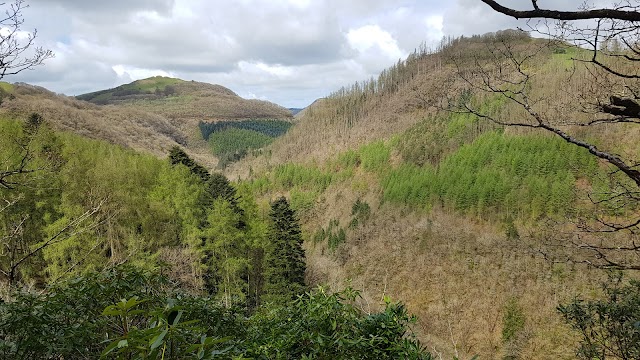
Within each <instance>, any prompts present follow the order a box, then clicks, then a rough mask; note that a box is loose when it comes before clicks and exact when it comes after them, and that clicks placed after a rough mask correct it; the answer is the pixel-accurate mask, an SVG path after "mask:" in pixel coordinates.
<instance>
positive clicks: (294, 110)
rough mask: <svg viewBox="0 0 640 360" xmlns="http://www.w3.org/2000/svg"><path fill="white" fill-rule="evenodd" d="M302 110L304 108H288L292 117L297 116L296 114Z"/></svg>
mask: <svg viewBox="0 0 640 360" xmlns="http://www.w3.org/2000/svg"><path fill="white" fill-rule="evenodd" d="M302 110H304V108H289V111H291V115H293V116H296V115H298V113H299V112H300V111H302Z"/></svg>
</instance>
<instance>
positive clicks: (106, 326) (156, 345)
mask: <svg viewBox="0 0 640 360" xmlns="http://www.w3.org/2000/svg"><path fill="white" fill-rule="evenodd" d="M12 295H13V299H12V300H10V301H8V302H2V303H0V357H2V358H3V359H59V358H64V359H97V358H100V357H103V358H118V359H160V358H162V359H192V358H197V359H213V358H216V359H231V358H236V359H237V358H255V359H291V358H308V359H311V358H320V359H328V358H336V359H347V358H352V359H397V358H405V359H431V356H430V355H429V354H428V353H427V352H424V351H423V350H421V348H420V345H419V343H418V342H417V341H416V340H414V339H413V338H412V336H411V331H410V330H409V325H410V323H411V322H412V321H413V318H412V317H411V316H409V315H408V314H407V311H406V309H405V308H404V306H402V305H400V304H393V303H390V302H387V303H386V304H385V308H384V310H383V311H382V312H380V313H376V314H370V315H366V314H363V313H362V312H361V311H360V310H359V309H358V308H357V307H355V306H354V301H355V300H356V298H357V297H358V293H357V292H354V291H353V290H350V289H347V290H345V291H344V292H342V293H337V294H328V293H326V292H325V291H324V290H322V289H318V290H317V291H314V292H309V293H305V294H303V295H301V296H299V297H298V298H297V299H296V300H295V301H293V302H287V303H284V304H275V303H272V304H268V305H265V306H262V307H261V308H259V309H258V311H257V312H256V313H255V314H253V315H251V314H249V316H247V315H248V314H247V313H246V311H245V310H244V309H241V308H232V309H229V308H226V307H223V306H221V305H220V303H219V302H217V301H216V300H213V299H211V298H209V297H201V296H193V295H189V294H186V293H184V292H182V291H181V290H180V289H179V288H177V287H176V286H175V285H174V284H172V283H171V282H169V281H168V280H167V278H166V277H164V276H162V275H161V273H160V272H159V271H144V270H140V269H138V268H134V267H131V266H121V267H117V268H112V269H109V270H106V271H103V272H100V273H89V274H87V275H85V276H82V277H78V278H75V279H73V280H70V281H67V282H64V283H62V284H60V285H56V286H53V287H51V288H49V289H47V291H46V292H45V293H44V294H41V295H38V294H31V293H19V292H18V293H14V294H12Z"/></svg>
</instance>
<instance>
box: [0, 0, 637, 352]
mask: <svg viewBox="0 0 640 360" xmlns="http://www.w3.org/2000/svg"><path fill="white" fill-rule="evenodd" d="M483 2H485V3H489V2H490V1H483ZM491 3H492V2H491ZM534 6H536V9H537V5H536V3H535V2H534ZM499 12H501V11H499ZM636 13H637V11H636ZM507 15H510V14H507ZM611 41H612V40H611ZM618 45H619V44H618ZM608 46H609V45H608ZM627 46H628V47H629V49H626V50H625V49H620V48H617V47H615V46H613V45H610V46H609V48H606V47H603V49H602V50H601V49H600V48H597V49H596V50H594V51H591V50H590V49H589V48H588V47H587V46H575V44H574V43H572V42H570V41H565V39H563V40H562V41H559V40H558V39H554V41H551V40H549V39H543V38H540V37H534V36H531V35H530V34H529V33H527V32H524V31H521V30H501V31H497V32H492V33H487V34H484V35H474V36H472V37H464V36H461V37H445V38H443V39H442V41H441V42H440V43H439V44H438V45H437V46H435V47H427V46H421V47H420V48H417V49H416V50H414V51H413V52H412V53H410V54H409V55H408V56H407V57H406V58H403V59H401V60H399V61H398V62H397V63H396V64H395V65H393V66H391V67H389V68H387V69H385V70H384V71H382V72H381V73H380V74H379V75H378V76H377V77H375V78H371V79H369V80H366V81H360V82H356V83H353V84H349V85H345V86H344V87H342V88H340V89H338V90H336V91H334V92H333V93H330V94H327V95H326V96H325V97H323V98H320V99H317V100H316V101H314V102H313V103H312V104H310V105H309V106H308V107H306V108H304V109H302V108H291V107H289V108H285V107H283V106H280V105H277V104H274V103H271V102H268V101H264V100H255V99H252V100H248V99H244V98H242V97H240V96H238V94H236V93H235V92H234V91H232V90H230V89H228V88H226V87H224V86H222V85H214V84H208V83H204V82H196V81H187V80H181V79H177V78H172V77H166V76H154V77H150V78H146V79H142V80H137V81H134V82H131V83H129V84H125V85H121V86H118V87H115V88H112V89H106V90H100V91H95V92H91V93H87V94H82V95H77V96H74V97H71V96H65V95H61V94H56V93H54V92H52V91H49V90H47V89H45V88H42V87H39V86H34V85H29V84H26V83H7V82H3V83H1V86H0V88H1V89H0V137H1V140H0V160H2V163H1V164H2V168H1V169H0V199H2V203H1V204H0V239H2V244H3V251H2V253H1V254H2V256H1V257H0V272H1V274H2V286H0V298H1V299H2V301H0V325H1V326H0V328H4V329H6V330H0V335H2V337H0V357H1V356H4V358H7V359H9V358H12V357H15V358H30V357H31V358H37V357H42V358H65V359H66V358H69V359H72V358H76V357H77V358H123V359H124V358H136V359H137V358H154V359H155V358H161V357H162V356H164V352H165V351H166V352H167V354H170V356H172V357H171V358H176V359H178V358H188V357H189V356H193V357H197V358H211V359H213V358H228V359H236V358H245V357H246V358H264V359H270V358H336V359H340V358H354V359H355V358H358V359H360V358H362V359H365V358H371V359H385V358H389V359H394V358H398V359H400V358H411V359H513V360H515V359H574V358H576V356H578V357H580V358H594V359H595V358H603V359H604V358H624V359H633V358H635V357H634V356H636V355H637V353H634V352H633V351H637V350H638V346H637V344H635V343H634V342H633V341H634V339H638V336H639V335H638V334H640V331H638V329H637V324H636V325H633V324H634V321H636V322H637V320H638V319H637V315H638V308H637V306H636V305H637V304H638V299H640V297H639V296H638V294H639V293H640V291H639V289H640V288H639V287H638V284H639V282H638V280H640V278H639V277H638V272H637V270H638V266H639V265H638V254H639V248H638V246H637V245H636V242H637V230H638V226H639V224H640V222H638V221H637V218H638V216H639V214H640V213H639V207H638V204H639V203H638V191H637V185H638V184H640V182H638V181H640V180H638V179H640V177H638V170H637V163H636V160H637V159H638V157H639V156H640V142H638V141H637V139H638V138H640V128H638V126H637V123H638V121H637V118H638V115H637V112H634V111H635V109H636V107H637V99H638V98H637V95H635V94H637V92H635V91H637V89H638V87H637V86H638V83H637V82H638V81H637V75H635V74H636V72H637V66H635V64H634V63H633V62H631V61H629V57H633V56H636V55H637V52H636V53H634V51H635V50H634V49H636V48H637V45H629V44H627ZM600 52H604V54H603V55H602V56H605V58H606V59H607V61H609V62H606V65H605V67H602V66H601V64H599V63H598V62H597V61H598V59H600V58H599V57H596V55H594V53H598V54H599V53H600ZM592 56H593V57H592ZM598 56H601V55H598ZM634 59H635V58H634ZM603 61H604V60H603ZM624 74H632V75H628V76H624ZM621 78H622V79H624V81H621ZM634 96H635V97H634ZM603 284H604V285H603ZM634 309H635V310H634ZM607 311H609V312H607ZM65 312H70V313H71V314H73V313H75V314H76V316H75V318H74V316H73V315H71V316H67V314H66V313H65ZM36 313H38V314H41V315H37V316H32V315H29V314H36ZM413 315H415V318H414V317H413ZM182 316H184V318H185V319H187V320H183V321H185V322H183V323H181V322H180V321H181V320H180V318H181V317H182ZM621 318H624V319H623V320H620V319H621ZM617 326H620V329H624V330H620V331H618V332H616V331H617V330H615V329H618V327H617ZM634 326H635V328H634ZM634 329H635V330H634ZM94 330H95V331H94ZM94 332H95V333H96V334H106V335H104V336H103V335H93V333H94ZM59 334H64V336H62V335H59ZM594 334H595V335H594ZM105 336H106V337H105ZM48 338H51V339H53V340H51V343H52V344H53V345H51V344H47V342H46V341H44V340H42V339H48ZM593 338H597V340H593ZM615 339H617V340H620V339H623V340H625V341H628V343H625V344H623V345H619V344H618V345H615V346H614V345H611V344H612V343H613V341H614V340H615ZM589 340H593V341H594V343H593V344H592V343H590V342H589ZM601 348H606V349H608V350H602V351H603V352H602V354H605V355H606V356H605V355H602V354H600V353H598V351H599V349H601ZM623 348H624V349H626V350H628V351H629V352H628V353H627V354H626V355H624V356H623V355H620V354H621V353H622V352H621V351H622V350H620V349H623ZM590 351H591V352H590ZM634 354H635V355H634ZM198 356H202V357H198ZM307 356H308V357H307ZM625 356H626V357H625ZM162 358H163V357H162Z"/></svg>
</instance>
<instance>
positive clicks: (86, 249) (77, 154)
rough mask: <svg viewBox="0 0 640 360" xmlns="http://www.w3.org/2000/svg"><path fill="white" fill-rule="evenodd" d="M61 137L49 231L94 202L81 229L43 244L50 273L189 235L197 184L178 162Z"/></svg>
mask: <svg viewBox="0 0 640 360" xmlns="http://www.w3.org/2000/svg"><path fill="white" fill-rule="evenodd" d="M62 138H63V139H64V143H65V147H64V154H63V155H64V157H65V158H66V159H68V161H67V163H66V164H65V166H64V167H63V168H62V169H61V171H60V174H59V176H60V179H61V182H62V184H63V187H62V191H63V193H62V196H61V204H60V207H59V212H60V213H61V215H62V216H61V217H60V218H58V219H57V220H56V221H55V222H53V223H52V224H50V225H49V226H48V232H49V235H50V236H53V235H54V234H55V233H56V232H57V231H59V229H61V228H62V227H64V226H65V225H66V224H68V223H69V222H72V221H74V220H76V219H78V218H79V217H81V216H82V215H83V214H84V213H85V212H87V211H92V209H95V208H96V207H99V209H98V211H97V212H96V214H95V216H92V217H91V219H88V221H87V222H85V223H84V224H82V225H81V227H80V228H81V229H84V230H83V231H81V232H80V233H78V234H76V235H73V236H72V237H71V238H70V239H68V240H64V241H60V242H58V243H56V244H54V245H52V246H48V247H47V248H45V249H44V250H43V255H44V258H45V260H46V263H47V268H46V271H47V273H48V274H49V275H50V276H51V277H52V278H57V277H59V276H63V275H66V274H68V273H73V272H77V271H87V270H91V269H94V268H101V267H103V266H104V265H105V264H106V263H109V262H111V261H113V262H117V261H121V260H124V259H129V260H135V259H138V258H145V257H147V256H149V255H152V254H153V253H154V252H156V251H157V250H158V249H160V248H161V247H164V246H174V245H177V244H179V243H180V242H181V241H182V240H185V239H186V238H189V237H192V235H191V233H192V231H193V223H194V222H195V220H194V219H193V217H195V216H199V215H200V214H197V213H193V210H192V209H193V208H192V205H193V204H194V200H195V199H194V195H195V194H198V191H197V190H196V189H194V184H195V179H191V180H189V176H186V177H185V175H188V174H186V173H184V170H180V169H171V168H170V166H169V164H168V163H166V162H163V161H160V160H158V159H156V158H154V157H152V156H147V155H141V154H137V153H134V152H133V151H129V150H125V149H122V148H119V147H116V146H113V145H109V144H106V143H103V142H98V141H91V140H86V139H82V138H80V137H77V136H72V135H64V136H62ZM173 171H175V173H171V172H173ZM181 172H182V173H181ZM105 260H106V261H105ZM75 264H79V265H80V266H74V265H75Z"/></svg>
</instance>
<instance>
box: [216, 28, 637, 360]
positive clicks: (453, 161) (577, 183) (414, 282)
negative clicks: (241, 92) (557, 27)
mask: <svg viewBox="0 0 640 360" xmlns="http://www.w3.org/2000/svg"><path fill="white" fill-rule="evenodd" d="M500 44H508V45H509V46H510V51H513V52H515V53H517V54H527V53H528V51H531V50H534V51H536V50H537V52H535V54H536V56H535V58H533V59H532V60H531V62H530V63H529V64H528V65H530V66H533V70H534V72H535V74H536V77H535V81H536V82H535V83H534V86H533V89H534V91H538V93H535V92H534V95H535V96H539V97H544V99H546V100H545V102H544V103H542V102H541V103H539V104H537V105H538V106H539V105H540V104H545V106H546V107H545V108H544V109H543V111H548V112H553V113H555V114H558V113H561V114H563V115H565V116H581V115H580V114H579V111H576V108H575V107H574V106H569V105H571V104H572V102H574V101H575V98H574V97H573V95H574V94H577V93H579V91H577V90H580V89H585V88H587V86H586V81H587V80H586V79H588V76H587V74H586V73H587V70H585V69H571V68H570V66H571V62H570V61H569V59H570V58H571V57H572V56H576V54H575V53H574V54H571V53H570V52H571V51H575V52H577V51H579V50H575V49H567V53H564V52H561V51H558V52H555V51H553V49H551V48H544V46H545V44H544V43H543V42H542V41H540V40H536V39H531V38H529V37H528V36H526V35H522V34H521V33H516V32H512V31H511V32H504V33H501V34H488V35H485V36H481V37H474V38H471V39H463V40H453V41H450V42H445V43H443V44H442V45H441V46H440V48H439V49H437V51H427V50H426V49H425V50H422V51H419V52H416V53H415V54H412V55H411V56H410V57H409V58H408V59H407V60H406V61H402V62H399V63H398V64H397V65H395V66H393V67H392V68H390V69H388V70H385V71H384V72H383V73H382V74H381V75H380V77H379V78H378V79H376V80H375V81H367V82H363V83H358V84H354V85H352V86H350V87H347V88H344V89H341V90H339V91H337V92H336V93H334V94H331V95H330V96H328V97H327V98H326V99H323V100H322V101H318V102H316V103H314V104H312V105H311V106H309V107H308V108H307V109H305V110H304V111H303V112H302V113H300V114H298V122H297V125H296V126H295V127H294V128H293V129H292V130H291V131H290V132H288V133H287V134H286V135H284V136H283V137H281V138H279V139H278V140H276V141H275V142H274V143H273V144H272V145H271V146H270V147H269V148H268V150H267V151H265V152H264V153H263V154H262V155H260V156H257V157H253V158H247V159H245V160H243V161H241V162H239V163H237V164H235V165H233V166H231V167H230V168H229V169H228V170H227V173H228V176H229V177H230V178H237V177H240V178H244V179H246V183H247V184H249V186H251V188H252V189H254V191H255V192H256V193H258V194H261V196H262V198H263V199H265V201H266V200H269V199H272V198H275V197H276V196H279V195H281V194H286V195H288V196H289V197H290V198H291V202H292V204H293V205H294V206H295V207H296V209H298V211H299V212H300V214H301V220H302V222H303V227H304V232H305V236H306V240H307V241H306V245H307V256H308V274H307V275H308V280H309V281H310V282H311V283H314V284H328V285H330V286H333V287H335V288H340V287H342V286H345V285H346V284H351V285H352V286H355V287H356V288H359V289H362V290H363V300H362V304H361V306H362V307H363V308H365V309H369V308H371V309H375V308H376V307H377V306H378V304H380V303H382V299H384V297H385V296H390V297H391V298H393V299H396V300H401V301H404V302H405V303H407V305H408V306H409V309H410V311H411V312H413V313H416V314H418V315H419V316H420V317H419V323H418V324H419V325H418V328H419V329H420V331H421V333H422V338H423V339H424V340H426V341H427V344H428V347H429V348H433V349H434V351H435V352H436V353H442V354H443V356H444V358H446V357H447V356H452V355H456V356H457V355H460V356H462V357H466V356H471V355H474V354H479V355H480V356H481V357H482V358H504V357H509V356H513V357H512V358H523V359H534V358H535V359H571V358H574V351H573V349H574V348H575V338H574V334H573V333H571V332H570V331H569V330H568V328H567V327H566V325H564V324H563V323H562V320H561V319H560V317H559V315H558V314H557V312H556V306H557V305H558V304H559V303H563V302H564V303H566V302H568V301H571V299H572V298H573V297H574V296H576V295H577V294H581V295H585V296H595V295H596V294H598V290H597V288H598V285H599V284H598V282H599V281H600V280H601V279H604V278H605V275H604V274H603V273H602V272H598V271H596V270H593V269H591V268H589V267H587V266H583V265H581V264H579V263H578V262H579V261H566V260H565V261H561V263H559V264H555V263H553V262H548V261H546V260H545V259H544V258H543V257H542V256H540V254H541V253H542V254H545V256H546V255H549V253H545V252H544V251H546V250H549V249H556V251H557V249H565V248H566V247H567V243H570V241H571V240H572V238H571V237H570V236H567V235H566V234H572V232H571V229H574V230H575V228H572V227H571V226H572V224H571V223H570V222H569V223H568V220H567V219H575V217H574V216H577V215H576V213H588V212H589V211H592V210H593V209H592V208H591V207H590V206H591V205H590V202H589V201H588V200H586V196H587V195H586V194H587V193H588V192H589V190H591V189H593V188H599V189H601V190H606V187H607V184H606V181H605V182H601V181H600V180H599V179H600V178H607V175H606V171H607V170H606V168H605V167H603V166H602V164H598V163H597V162H596V161H595V159H594V158H592V157H591V156H590V155H589V154H587V153H586V152H585V151H583V150H581V149H579V148H577V147H575V146H572V145H568V144H566V143H564V142H563V141H562V140H561V139H559V138H557V137H554V136H553V135H549V134H548V133H546V132H544V131H535V130H526V129H525V130H522V129H516V128H504V127H501V126H497V125H495V124H492V123H490V122H488V121H483V120H481V119H479V118H478V117H476V116H472V115H469V114H457V113H452V112H447V111H442V110H441V108H443V107H445V106H446V105H447V104H448V103H449V101H452V100H453V101H458V100H459V99H460V98H461V97H462V96H469V95H470V96H471V100H472V101H473V103H474V104H475V105H476V106H478V107H479V108H481V109H483V110H484V111H486V112H490V113H491V114H495V115H496V116H501V118H505V119H520V118H521V117H523V116H524V112H523V110H522V108H520V107H518V106H515V105H514V104H512V103H508V102H505V101H502V100H501V99H499V98H497V97H495V96H492V94H486V93H482V92H479V91H478V92H473V93H467V92H465V91H464V90H465V89H466V88H467V87H468V84H467V83H466V82H465V81H464V80H463V79H462V78H461V77H460V73H469V74H472V73H473V71H474V69H477V64H478V63H476V61H478V62H479V63H480V64H485V65H487V64H490V61H491V59H492V56H493V54H491V53H490V52H489V51H488V49H490V48H492V47H494V48H495V47H496V46H501V45H500ZM540 49H542V50H540ZM454 59H456V60H454ZM531 64H532V65H531ZM537 89H539V90H537ZM561 111H562V112H561ZM571 111H573V112H571ZM571 130H572V131H574V132H577V133H578V134H580V136H582V137H587V138H589V139H593V141H596V142H597V143H598V144H599V145H602V146H604V147H609V148H613V149H616V151H617V152H619V153H625V154H638V153H640V146H639V144H638V143H637V141H635V140H633V139H634V137H637V136H640V133H639V132H638V129H637V128H633V127H626V126H622V127H620V128H614V127H607V128H606V129H602V128H600V129H597V131H589V130H588V128H571ZM583 236H584V235H583ZM584 239H585V238H581V240H584ZM607 240H608V241H613V242H614V243H615V241H617V240H616V239H614V238H613V237H610V238H608V239H607ZM618 240H621V239H618ZM567 251H568V252H570V256H571V257H572V258H575V257H577V259H578V260H579V259H580V256H582V259H587V258H588V257H589V256H592V254H589V253H588V252H584V251H582V250H578V249H576V248H572V247H569V250H567ZM554 255H555V254H554ZM558 256H560V257H561V258H562V259H566V257H562V256H566V253H563V254H559V255H558ZM347 279H348V280H347ZM513 313H516V314H517V316H518V317H521V318H522V319H524V320H523V321H524V323H523V325H522V326H521V327H519V328H518V329H516V333H517V336H516V338H517V339H516V340H513V341H512V340H508V339H506V340H505V338H504V336H503V334H504V331H512V330H514V329H510V328H509V326H511V325H510V323H509V316H512V315H513ZM509 314H511V315H509ZM505 329H506V330H505ZM462 354H465V355H464V356H463V355H462Z"/></svg>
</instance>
